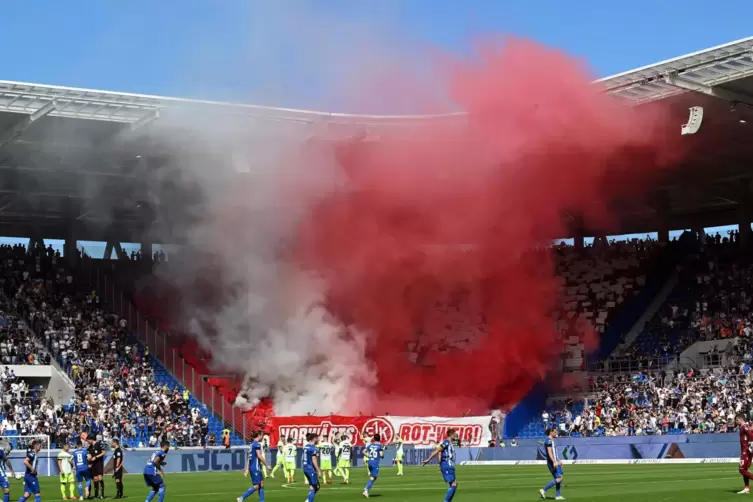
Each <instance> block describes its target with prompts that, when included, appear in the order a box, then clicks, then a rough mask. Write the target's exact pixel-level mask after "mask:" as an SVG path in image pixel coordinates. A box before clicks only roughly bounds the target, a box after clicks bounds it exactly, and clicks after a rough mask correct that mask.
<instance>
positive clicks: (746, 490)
mask: <svg viewBox="0 0 753 502" xmlns="http://www.w3.org/2000/svg"><path fill="white" fill-rule="evenodd" d="M737 494H738V495H750V488H743V489H742V490H740V491H739V492H737Z"/></svg>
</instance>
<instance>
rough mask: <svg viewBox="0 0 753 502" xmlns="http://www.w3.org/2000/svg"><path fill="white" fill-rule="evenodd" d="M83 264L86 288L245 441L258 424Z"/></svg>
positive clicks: (87, 263)
mask: <svg viewBox="0 0 753 502" xmlns="http://www.w3.org/2000/svg"><path fill="white" fill-rule="evenodd" d="M83 262H84V263H83V265H84V266H83V270H84V271H85V273H88V275H89V284H91V285H92V286H93V287H94V288H95V290H96V291H97V293H98V294H99V296H100V297H101V299H102V300H103V301H104V302H105V303H106V304H107V305H108V306H109V307H110V309H111V310H112V311H113V312H114V313H116V314H118V315H119V316H120V317H121V318H123V319H125V320H126V322H128V328H129V329H130V330H131V331H132V332H133V334H134V335H135V336H136V337H137V339H138V340H139V341H140V342H141V343H143V344H144V345H145V346H146V347H148V348H149V354H150V355H154V356H156V357H157V359H159V360H160V361H161V362H162V364H163V365H164V366H165V368H166V369H167V370H168V371H169V372H170V373H171V374H172V375H173V377H175V379H176V380H177V381H178V382H179V383H180V384H181V385H183V386H184V387H185V388H186V389H188V392H190V393H191V395H193V396H194V397H195V398H197V399H198V400H199V401H201V402H202V403H204V404H205V405H206V406H207V408H209V410H211V411H212V413H214V415H216V416H217V417H218V418H219V419H220V420H222V421H223V422H224V423H225V424H227V425H229V426H230V428H231V430H233V431H234V432H235V433H236V434H238V436H240V437H241V438H243V439H246V440H248V439H249V438H250V434H251V431H252V430H255V429H258V425H259V424H258V423H257V422H255V421H254V420H253V418H252V417H250V416H249V415H248V413H245V412H243V411H242V410H241V409H240V408H236V407H235V406H233V405H232V404H231V403H230V402H229V401H228V399H227V398H226V397H225V396H222V395H221V394H220V393H219V392H218V391H217V389H216V388H215V387H212V386H211V385H209V384H208V383H207V381H206V376H204V375H199V374H197V373H196V371H195V370H194V368H193V366H191V365H190V364H188V363H186V361H185V360H184V359H183V357H182V356H181V355H180V354H179V353H178V350H177V348H176V347H174V346H173V345H172V344H171V343H170V341H169V338H170V334H169V333H167V332H164V331H160V330H159V329H158V328H157V327H156V326H155V325H154V323H152V322H150V321H149V319H147V318H145V317H144V316H143V315H142V313H141V312H140V311H139V310H138V308H136V306H135V305H134V304H133V303H132V302H131V300H130V298H129V296H128V295H126V294H124V293H123V292H122V291H121V290H120V289H119V288H118V287H117V286H116V284H115V280H114V279H113V278H112V277H108V275H107V274H106V273H104V272H103V271H102V270H100V267H98V266H97V265H96V264H95V262H94V261H93V260H84V261H83Z"/></svg>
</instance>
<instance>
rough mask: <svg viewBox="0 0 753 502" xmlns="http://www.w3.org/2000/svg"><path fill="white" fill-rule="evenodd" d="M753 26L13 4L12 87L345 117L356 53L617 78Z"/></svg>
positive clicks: (628, 12)
mask: <svg viewBox="0 0 753 502" xmlns="http://www.w3.org/2000/svg"><path fill="white" fill-rule="evenodd" d="M751 18H753V2H750V1H749V0H748V1H745V0H725V1H723V2H710V1H705V0H703V1H702V0H684V1H679V0H659V1H657V0H654V1H648V0H631V1H630V2H605V1H603V0H602V1H593V0H577V1H569V2H568V1H565V0H464V1H457V0H300V1H298V0H266V1H259V0H4V1H3V2H2V10H1V11H0V33H2V36H3V39H4V43H3V46H4V49H3V50H2V51H0V79H4V80H21V81H32V82H40V83H47V84H58V85H69V86H78V87H91V88H98V89H107V90H120V91H129V92H139V93H149V94H162V95H178V96H186V97H198V98H206V99H219V100H233V101H255V102H261V103H264V104H272V105H280V106H295V107H308V108H317V107H319V108H321V107H323V106H334V107H337V106H338V103H337V102H336V99H334V100H333V98H332V96H331V95H329V94H327V93H326V92H324V90H323V89H321V87H323V86H327V85H328V84H327V78H324V77H322V75H321V73H322V72H329V73H333V72H348V69H349V67H348V66H347V65H346V64H345V63H343V64H342V65H340V66H336V67H333V68H330V67H329V66H328V65H329V63H325V61H327V60H328V59H338V58H339V59H343V60H344V59H347V57H345V56H346V55H347V56H348V57H351V58H352V57H353V55H354V54H359V56H360V57H359V59H360V60H361V61H360V63H361V64H362V65H365V66H359V67H358V70H360V71H364V68H367V67H368V65H369V64H372V65H378V64H380V62H379V61H376V60H375V61H372V62H369V61H368V60H369V57H368V54H369V53H368V51H366V52H364V51H359V50H358V49H356V47H358V45H359V42H354V40H360V43H367V44H369V45H380V46H381V45H384V46H385V47H384V50H381V49H380V58H384V57H385V56H388V55H390V54H392V55H403V54H402V53H403V51H406V52H409V50H407V49H406V48H410V47H419V46H420V47H423V48H426V47H437V48H441V49H442V50H447V51H452V52H457V53H461V54H462V53H467V52H468V51H469V50H470V47H471V45H472V43H473V41H474V40H478V38H479V37H487V36H490V35H495V34H515V35H520V36H524V37H529V38H533V39H536V40H538V41H541V42H543V43H546V44H549V45H552V46H555V47H558V48H561V49H563V50H565V51H567V52H569V53H571V54H573V55H575V56H576V57H579V58H582V59H584V60H586V61H587V62H588V63H589V65H590V66H591V68H592V69H593V71H594V74H595V76H607V75H610V74H613V73H616V72H620V71H624V70H628V69H631V68H634V67H637V66H640V65H645V64H649V63H652V62H656V61H659V60H662V59H667V58H670V57H674V56H679V55H682V54H685V53H687V52H691V51H694V50H699V49H704V48H706V47H710V46H713V45H718V44H721V43H725V42H728V41H731V40H734V39H738V38H743V37H745V36H748V35H751V34H753V26H752V25H751V23H750V19H751ZM365 41H368V42H365ZM372 49H373V47H372ZM363 60H367V61H363ZM382 61H383V60H382ZM351 73H358V71H352V72H351Z"/></svg>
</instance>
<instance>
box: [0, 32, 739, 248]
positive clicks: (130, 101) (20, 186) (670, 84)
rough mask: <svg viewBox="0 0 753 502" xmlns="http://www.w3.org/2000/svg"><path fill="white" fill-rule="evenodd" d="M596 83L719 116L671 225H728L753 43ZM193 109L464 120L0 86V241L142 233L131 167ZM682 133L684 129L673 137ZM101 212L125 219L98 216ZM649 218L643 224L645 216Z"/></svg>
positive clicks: (307, 120) (677, 187) (380, 123)
mask: <svg viewBox="0 0 753 502" xmlns="http://www.w3.org/2000/svg"><path fill="white" fill-rule="evenodd" d="M595 84H596V85H601V86H603V87H604V89H605V92H607V93H609V94H611V95H614V96H617V97H619V98H621V99H624V100H625V101H626V102H628V103H630V104H631V105H643V104H647V103H652V102H657V101H660V100H669V101H670V102H671V103H672V104H673V106H674V107H675V108H676V109H678V110H684V113H687V107H688V106H694V105H702V106H704V107H706V108H707V109H708V110H709V111H711V110H715V111H716V112H719V111H722V112H724V113H716V114H715V115H716V117H714V116H712V114H711V113H707V115H706V117H704V127H705V130H704V134H706V132H709V133H711V132H712V131H713V134H714V135H716V137H718V138H721V139H720V141H724V143H720V142H717V143H714V148H707V149H706V153H705V155H706V158H704V159H701V158H700V157H699V158H696V159H695V161H696V164H698V163H700V164H705V165H706V166H708V165H712V164H713V165H714V169H711V170H710V169H705V170H696V171H693V169H692V166H687V167H686V166H683V173H682V176H680V178H683V179H682V180H680V181H677V180H675V181H670V182H669V183H667V184H665V189H666V190H667V191H668V192H669V199H670V201H669V203H670V206H671V210H670V213H671V214H672V215H675V216H676V217H677V218H678V219H677V221H675V222H673V225H675V228H680V226H684V225H685V221H686V220H687V218H686V219H683V215H690V214H691V213H696V216H697V214H700V213H703V215H704V218H706V217H707V218H708V219H709V223H713V222H716V221H719V222H722V221H723V222H725V223H728V222H729V218H730V214H729V212H730V211H733V210H736V208H737V207H738V205H739V204H738V201H739V200H740V188H739V184H740V183H739V182H740V180H741V179H746V178H749V177H750V176H751V172H750V170H749V169H748V167H747V166H748V165H751V162H750V161H749V160H748V159H752V158H753V145H752V146H751V147H750V148H747V147H746V148H747V149H746V148H742V149H741V148H740V145H747V144H749V143H753V142H751V141H750V134H749V133H748V131H745V130H741V128H740V124H739V122H744V120H742V117H745V115H743V114H742V113H743V110H741V109H745V111H747V112H753V37H751V38H746V39H743V40H738V41H735V42H731V43H729V44H725V45H721V46H718V47H713V48H710V49H707V50H703V51H699V52H695V53H692V54H688V55H686V56H681V57H679V58H675V59H671V60H668V61H663V62H660V63H657V64H653V65H650V66H645V67H643V68H638V69H635V70H631V71H628V72H625V73H620V74H618V75H614V76H612V77H608V78H604V79H600V80H598V81H596V82H595ZM730 105H732V107H735V106H736V105H743V106H741V107H738V111H740V112H741V114H740V115H739V116H735V117H730V115H732V114H729V113H726V112H725V110H727V109H729V108H730ZM197 109H198V110H200V111H206V112H208V113H212V114H219V115H220V116H223V117H224V116H227V117H233V118H237V119H240V120H242V121H243V122H242V123H245V121H250V122H251V123H254V124H260V125H262V126H264V124H267V123H268V124H270V126H271V127H269V129H270V130H277V127H281V128H287V127H293V128H295V127H311V126H312V125H325V126H327V127H334V128H335V130H337V128H338V127H343V129H344V130H346V131H350V130H351V128H353V129H358V130H359V131H361V132H365V133H367V134H369V133H372V132H373V133H374V134H375V135H379V133H380V132H382V131H385V130H389V129H392V128H395V127H400V126H409V127H411V126H415V125H419V124H421V123H425V122H427V121H436V120H450V121H455V120H458V119H460V120H462V117H463V115H464V114H462V113H456V114H446V115H395V116H381V115H354V114H346V113H330V112H322V111H311V110H297V109H290V108H274V107H266V106H257V105H248V104H233V103H223V102H217V101H203V100H192V99H181V98H172V97H162V96H150V95H141V94H130V93H120V92H110V91H98V90H92V89H77V88H71V87H60V86H50V85H41V84H32V83H23V82H10V81H0V225H1V226H4V227H5V229H4V230H2V232H3V234H5V235H13V233H10V234H9V232H16V235H21V234H20V233H19V232H21V231H22V227H23V228H28V227H30V226H39V225H40V224H42V223H44V222H46V223H47V228H46V230H44V231H45V232H47V235H55V234H51V233H50V232H52V231H53V230H55V229H56V228H57V227H58V226H60V223H61V221H62V220H69V219H70V218H71V217H72V215H73V217H74V218H75V221H77V222H80V224H81V226H82V228H84V227H87V228H89V227H91V226H92V224H96V223H97V222H100V221H102V222H104V221H111V222H112V221H116V222H117V223H118V224H119V227H120V228H131V230H133V232H138V230H139V228H141V226H140V225H139V224H134V225H131V226H130V227H129V225H130V223H133V222H135V221H136V220H138V218H135V217H133V218H132V216H133V213H134V211H136V209H135V208H136V207H137V206H139V203H138V202H137V201H134V200H133V197H134V195H133V194H134V193H139V191H141V192H144V191H145V190H144V184H143V182H142V181H140V180H139V179H137V177H135V176H133V175H132V168H133V164H134V163H135V162H143V161H144V159H141V157H142V155H143V156H144V157H149V158H151V156H152V155H156V154H158V151H155V148H154V147H155V145H153V144H152V143H151V140H150V138H149V127H150V125H152V124H153V123H154V122H155V121H168V120H170V117H172V116H173V115H174V116H177V117H180V113H181V111H184V110H191V111H193V110H197ZM683 118H685V117H683ZM678 120H681V119H678ZM749 121H750V122H751V124H752V125H753V116H751V117H750V120H749ZM680 125H681V122H679V121H678V125H677V128H678V134H679V129H680ZM263 129H266V128H264V127H263ZM263 129H260V130H263ZM281 130H282V129H281ZM156 150H159V145H156ZM137 159H141V160H137ZM696 167H697V166H696ZM701 171H702V172H704V173H706V174H705V175H704V176H706V177H707V178H708V177H709V176H712V177H713V179H706V180H702V181H701V182H700V183H697V184H699V185H700V189H699V188H697V187H696V188H692V189H689V188H688V187H687V186H686V182H687V180H685V178H688V179H689V178H694V177H695V176H696V174H692V173H698V172H701ZM709 172H711V173H713V174H708V173H709ZM91 179H97V182H96V183H92V182H91ZM103 180H105V181H103ZM697 181H698V180H696V182H697ZM92 186H96V190H92V189H91V187H92ZM660 198H661V197H660ZM92 207H99V209H92ZM103 211H110V212H115V213H117V214H118V216H117V217H113V215H112V214H106V215H103ZM624 212H625V214H630V215H633V217H632V218H633V219H632V221H631V222H629V223H628V224H627V226H626V228H625V230H628V228H627V227H630V228H629V230H631V231H634V230H638V229H639V228H644V229H645V228H649V227H646V225H649V226H652V225H655V216H656V215H655V214H653V213H655V212H656V211H655V210H654V209H652V208H648V209H646V208H645V207H644V208H625V209H624ZM642 212H643V213H646V214H644V216H645V218H643V217H642V216H640V215H639V213H642ZM636 215H638V216H636ZM652 218H654V219H652ZM9 228H13V229H15V230H8V229H9ZM653 228H655V226H654V227H653ZM55 232H56V233H57V234H59V232H60V231H59V229H57V230H55ZM24 233H28V232H26V231H24ZM131 235H133V233H131ZM124 238H125V237H124Z"/></svg>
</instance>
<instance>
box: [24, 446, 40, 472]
mask: <svg viewBox="0 0 753 502" xmlns="http://www.w3.org/2000/svg"><path fill="white" fill-rule="evenodd" d="M26 458H27V459H29V465H30V466H31V469H29V468H28V467H27V468H26V475H27V476H36V475H37V474H36V472H34V471H36V470H37V452H35V451H34V448H29V449H28V450H26ZM32 469H33V470H32Z"/></svg>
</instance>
